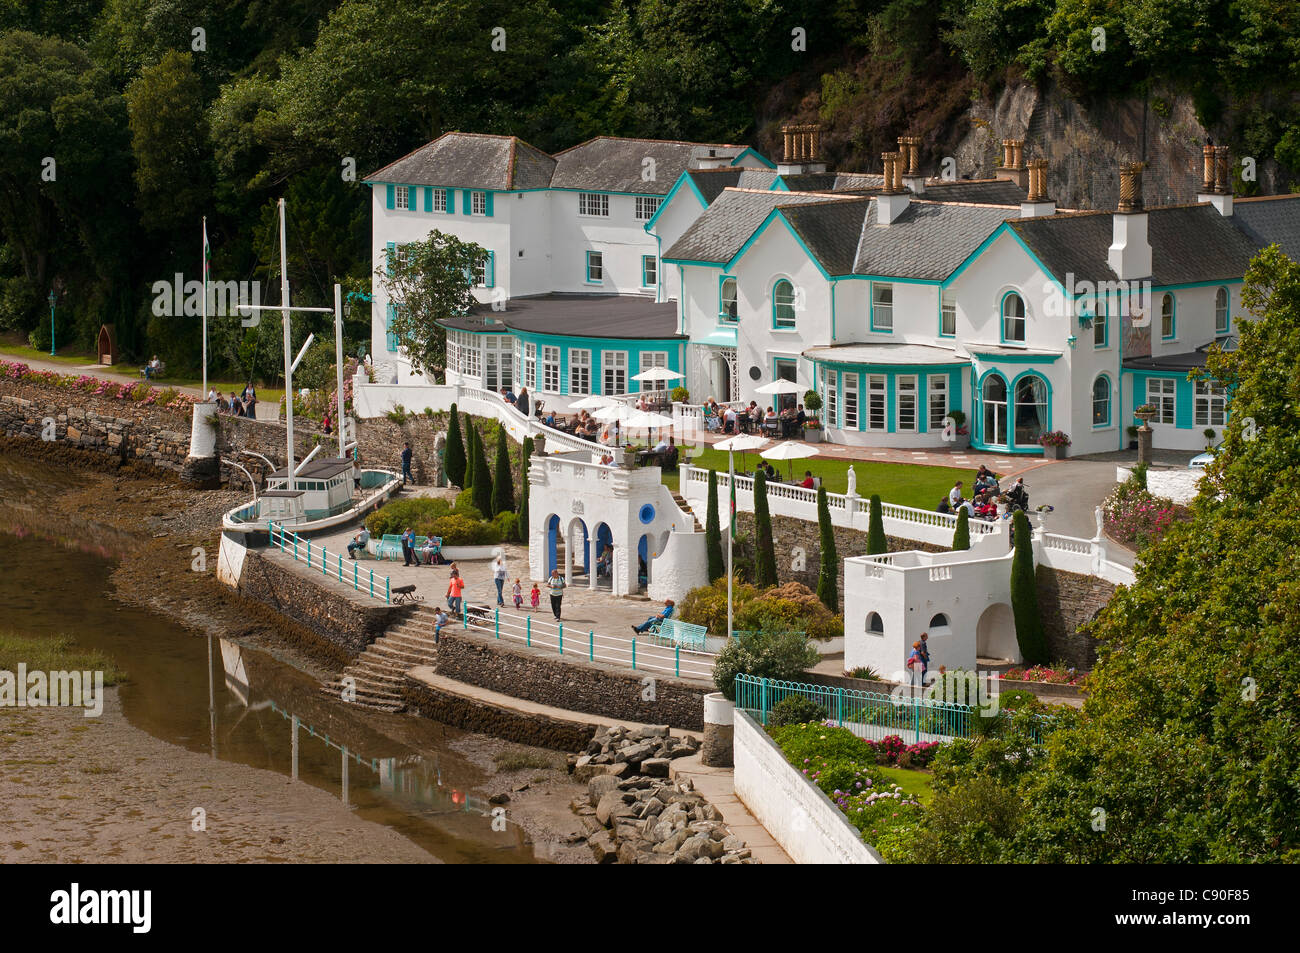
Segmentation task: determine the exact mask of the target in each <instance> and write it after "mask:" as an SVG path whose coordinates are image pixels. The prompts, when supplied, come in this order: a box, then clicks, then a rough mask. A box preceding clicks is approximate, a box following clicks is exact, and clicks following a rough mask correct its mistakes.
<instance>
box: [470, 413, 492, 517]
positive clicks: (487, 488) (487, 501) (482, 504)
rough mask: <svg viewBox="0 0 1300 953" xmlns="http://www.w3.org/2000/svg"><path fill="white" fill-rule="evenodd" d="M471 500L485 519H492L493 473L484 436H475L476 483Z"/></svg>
mask: <svg viewBox="0 0 1300 953" xmlns="http://www.w3.org/2000/svg"><path fill="white" fill-rule="evenodd" d="M471 489H472V490H473V492H472V493H471V494H470V499H471V500H473V501H474V508H475V509H477V510H478V511H479V512H480V513H482V514H483V517H484V519H491V518H492V517H493V516H495V515H496V514H495V513H493V512H492V471H491V470H489V469H488V462H487V455H486V453H485V451H484V450H483V436H482V435H481V434H479V433H475V434H474V482H473V484H472V485H471Z"/></svg>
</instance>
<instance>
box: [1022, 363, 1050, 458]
mask: <svg viewBox="0 0 1300 953" xmlns="http://www.w3.org/2000/svg"><path fill="white" fill-rule="evenodd" d="M1049 424H1050V421H1049V420H1048V419H1047V382H1046V381H1044V380H1043V379H1042V378H1041V377H1039V376H1038V375H1036V374H1028V375H1026V376H1025V377H1022V378H1020V380H1018V381H1016V445H1017V446H1020V447H1028V446H1032V445H1034V444H1037V443H1038V438H1039V437H1040V436H1041V435H1042V433H1043V431H1045V430H1047V429H1049Z"/></svg>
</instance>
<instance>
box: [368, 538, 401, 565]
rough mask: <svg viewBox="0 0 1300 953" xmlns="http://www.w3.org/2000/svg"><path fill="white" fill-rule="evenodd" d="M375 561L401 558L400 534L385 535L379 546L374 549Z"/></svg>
mask: <svg viewBox="0 0 1300 953" xmlns="http://www.w3.org/2000/svg"><path fill="white" fill-rule="evenodd" d="M375 558H376V559H401V558H402V537H401V534H390V533H385V534H384V537H383V539H381V540H380V541H379V545H378V546H376V547H375Z"/></svg>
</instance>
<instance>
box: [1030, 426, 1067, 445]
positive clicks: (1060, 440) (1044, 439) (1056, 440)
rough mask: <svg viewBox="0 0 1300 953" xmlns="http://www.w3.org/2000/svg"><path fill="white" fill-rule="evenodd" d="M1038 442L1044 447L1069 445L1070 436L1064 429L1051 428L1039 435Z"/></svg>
mask: <svg viewBox="0 0 1300 953" xmlns="http://www.w3.org/2000/svg"><path fill="white" fill-rule="evenodd" d="M1038 442H1039V443H1040V444H1042V445H1043V446H1044V447H1068V446H1069V445H1070V437H1069V435H1067V434H1066V433H1065V431H1063V430H1049V431H1048V432H1047V433H1044V434H1040V435H1039V437H1038Z"/></svg>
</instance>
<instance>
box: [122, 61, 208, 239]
mask: <svg viewBox="0 0 1300 953" xmlns="http://www.w3.org/2000/svg"><path fill="white" fill-rule="evenodd" d="M126 105H127V111H128V113H129V116H130V126H131V151H132V152H133V153H134V155H135V184H136V194H137V207H138V208H139V210H140V220H141V221H142V222H143V223H144V225H145V226H146V227H147V228H151V229H155V230H160V231H161V230H168V229H173V228H177V227H179V226H183V225H187V226H189V227H190V228H192V229H195V230H197V227H198V220H199V216H200V215H201V214H202V210H203V208H204V207H205V205H206V204H207V197H208V195H209V194H210V193H211V189H212V184H211V182H210V181H209V179H210V176H209V174H208V167H207V162H206V161H205V157H206V155H207V148H206V146H207V141H206V140H207V137H206V136H205V135H204V134H203V131H204V116H203V114H204V103H203V88H202V84H201V83H200V81H199V77H198V74H197V73H195V71H194V59H193V56H192V55H191V54H190V53H188V52H187V53H178V52H177V51H175V50H171V51H169V52H168V53H167V54H166V55H165V56H163V58H162V59H161V60H160V61H159V62H158V64H157V65H156V66H150V67H146V68H145V69H144V70H142V71H141V73H140V75H139V76H138V77H137V78H136V79H135V80H134V81H133V82H132V83H131V85H130V86H128V87H127V90H126ZM181 130H183V132H181V133H180V134H179V135H178V131H181Z"/></svg>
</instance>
